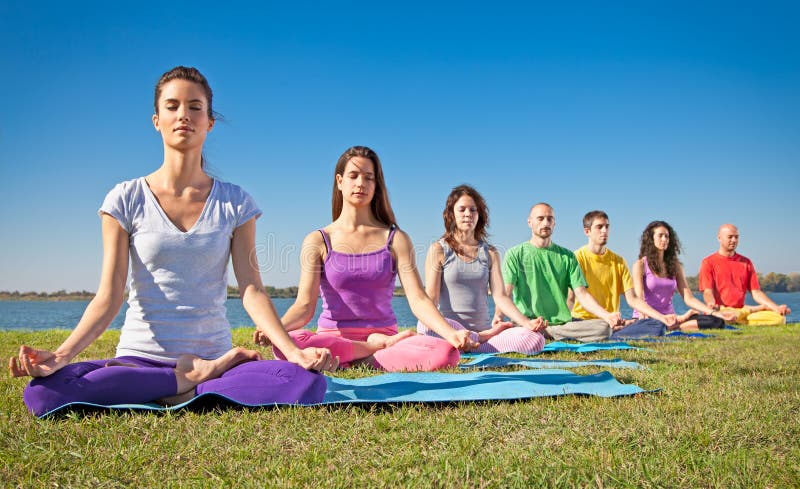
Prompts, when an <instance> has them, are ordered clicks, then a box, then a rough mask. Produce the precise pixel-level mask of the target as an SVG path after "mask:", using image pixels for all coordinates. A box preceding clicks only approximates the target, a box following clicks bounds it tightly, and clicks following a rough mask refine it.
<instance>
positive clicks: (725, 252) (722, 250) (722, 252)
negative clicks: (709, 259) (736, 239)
mask: <svg viewBox="0 0 800 489" xmlns="http://www.w3.org/2000/svg"><path fill="white" fill-rule="evenodd" d="M717 253H719V254H720V255H722V256H727V257H728V258H730V257H732V256H733V255H735V254H736V250H733V251H728V250H726V249H725V248H720V249H719V251H717Z"/></svg>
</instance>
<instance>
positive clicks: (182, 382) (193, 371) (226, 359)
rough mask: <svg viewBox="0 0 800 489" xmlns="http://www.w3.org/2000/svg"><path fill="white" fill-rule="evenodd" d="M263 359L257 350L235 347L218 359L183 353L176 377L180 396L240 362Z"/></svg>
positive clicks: (176, 370) (177, 366)
mask: <svg viewBox="0 0 800 489" xmlns="http://www.w3.org/2000/svg"><path fill="white" fill-rule="evenodd" d="M253 360H261V354H260V353H258V352H257V351H255V350H247V349H245V348H242V347H239V346H237V347H234V348H231V349H230V350H228V351H227V352H226V353H225V354H224V355H222V356H221V357H219V358H217V359H216V360H203V359H202V358H200V357H198V356H197V355H181V356H179V357H178V360H177V362H176V363H175V378H176V380H177V381H178V394H177V395H178V396H180V395H181V394H185V393H186V392H191V393H192V396H194V388H195V386H196V385H197V384H200V383H202V382H205V381H207V380H211V379H216V378H217V377H219V376H220V375H222V374H224V373H225V372H227V371H228V370H230V369H231V368H233V367H235V366H236V365H239V364H240V363H244V362H250V361H253Z"/></svg>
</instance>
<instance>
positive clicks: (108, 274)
mask: <svg viewBox="0 0 800 489" xmlns="http://www.w3.org/2000/svg"><path fill="white" fill-rule="evenodd" d="M101 223H102V230H103V266H102V272H101V275H100V285H99V286H98V289H97V294H96V295H95V296H94V298H93V299H92V300H91V302H89V305H88V306H86V310H85V311H84V313H83V316H82V317H81V319H80V321H79V322H78V324H77V326H75V329H74V330H72V333H70V335H69V336H68V337H67V339H66V340H64V342H63V343H62V344H61V346H59V347H58V348H57V349H56V350H55V351H53V352H50V351H47V350H37V349H34V348H30V347H28V346H25V345H23V346H21V347H20V353H19V356H18V358H12V359H11V360H10V361H9V367H10V369H11V375H13V376H15V377H20V376H26V375H30V376H32V377H45V376H47V375H51V374H53V373H54V372H56V371H58V370H59V369H61V368H62V367H64V365H67V364H68V363H69V362H70V361H71V360H72V359H73V358H75V356H77V355H78V354H79V353H80V352H82V351H83V350H84V349H86V347H87V346H89V345H90V344H92V342H94V340H96V339H97V338H98V337H99V336H100V335H101V334H102V333H103V331H105V330H106V328H108V325H109V324H111V321H113V320H114V317H115V316H116V315H117V313H118V312H119V309H120V307H122V300H123V295H124V292H125V280H126V279H127V277H128V249H129V238H128V233H126V232H125V230H124V229H122V226H120V224H119V222H117V220H116V219H115V218H113V217H111V216H110V215H108V214H103V215H102V217H101Z"/></svg>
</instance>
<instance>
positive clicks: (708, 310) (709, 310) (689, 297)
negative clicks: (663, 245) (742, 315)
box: [675, 265, 736, 321]
mask: <svg viewBox="0 0 800 489" xmlns="http://www.w3.org/2000/svg"><path fill="white" fill-rule="evenodd" d="M675 280H676V281H677V285H678V290H679V291H680V293H681V296H682V297H683V302H684V303H685V304H686V305H687V306H689V307H691V308H692V309H694V310H696V311H700V312H702V313H703V314H708V315H709V316H717V317H719V318H722V319H723V320H725V321H733V320H734V319H736V314H735V313H734V312H732V311H728V312H723V311H717V310H715V309H714V308H713V307H711V306H709V305H708V304H707V303H703V302H701V301H700V300H698V299H697V297H695V296H694V294H692V289H691V288H689V284H688V282H686V276H685V275H684V273H683V267H682V266H680V265H678V274H677V276H676V277H675Z"/></svg>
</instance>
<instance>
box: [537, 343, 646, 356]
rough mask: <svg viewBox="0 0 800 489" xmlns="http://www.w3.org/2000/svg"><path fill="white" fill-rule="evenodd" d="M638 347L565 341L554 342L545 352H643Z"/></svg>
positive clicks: (546, 347) (624, 344)
mask: <svg viewBox="0 0 800 489" xmlns="http://www.w3.org/2000/svg"><path fill="white" fill-rule="evenodd" d="M642 349H643V348H639V347H638V346H632V345H629V344H628V343H625V342H624V341H609V342H603V343H564V342H563V341H553V342H550V343H548V344H546V345H544V349H543V350H542V353H544V352H554V351H569V352H573V353H589V352H593V351H601V350H642Z"/></svg>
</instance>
